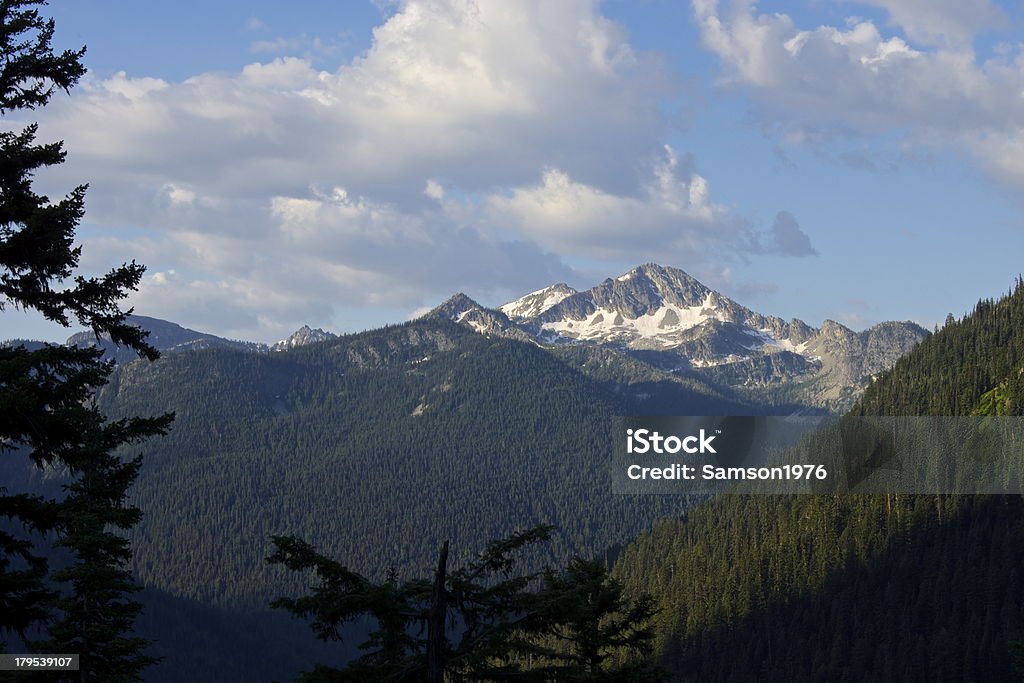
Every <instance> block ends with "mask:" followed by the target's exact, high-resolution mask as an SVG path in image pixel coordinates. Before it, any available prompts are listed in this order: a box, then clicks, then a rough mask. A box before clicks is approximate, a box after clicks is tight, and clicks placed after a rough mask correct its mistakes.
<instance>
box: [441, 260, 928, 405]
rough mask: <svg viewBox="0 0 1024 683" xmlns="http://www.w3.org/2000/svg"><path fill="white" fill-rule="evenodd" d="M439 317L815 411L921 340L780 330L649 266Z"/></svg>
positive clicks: (785, 326) (892, 326)
mask: <svg viewBox="0 0 1024 683" xmlns="http://www.w3.org/2000/svg"><path fill="white" fill-rule="evenodd" d="M435 310H436V311H438V312H442V311H443V312H444V313H445V315H446V317H449V318H450V319H451V320H453V321H455V322H457V323H460V324H462V325H465V326H467V327H470V328H472V329H474V330H476V331H477V332H480V333H481V334H485V335H488V336H492V335H495V334H498V335H501V336H509V337H514V338H524V337H525V338H526V339H530V340H532V341H534V342H535V343H540V344H542V345H547V344H551V345H573V344H585V345H593V346H603V347H609V348H610V349H614V350H616V351H618V352H622V353H626V354H628V355H632V356H634V357H636V358H639V359H641V360H644V361H646V362H649V363H651V364H653V365H654V366H655V367H657V368H659V369H662V370H668V371H670V372H681V373H688V372H697V373H700V374H702V375H704V376H705V377H706V379H709V380H711V381H717V382H723V383H724V384H727V385H729V386H732V387H736V388H745V387H763V386H768V385H774V384H779V383H787V382H793V383H798V384H799V386H800V387H801V388H800V389H799V391H801V392H803V393H804V394H806V398H807V400H808V402H809V403H813V404H816V405H838V406H845V405H848V403H849V401H850V400H852V397H855V396H856V395H857V393H858V391H859V387H862V386H863V384H864V378H865V377H869V376H871V375H872V374H876V373H877V372H878V371H881V370H882V369H884V368H887V367H890V366H891V364H892V363H893V362H895V359H896V358H898V357H899V356H900V355H902V353H905V352H906V351H907V350H909V349H910V348H911V347H912V346H913V345H914V344H916V343H917V342H918V341H920V339H921V338H923V337H924V336H925V335H926V334H927V333H926V332H925V331H924V330H923V329H921V328H920V327H918V326H916V325H914V324H912V323H882V324H880V325H876V326H875V327H873V328H871V329H870V330H867V331H865V332H859V333H858V332H853V331H852V330H849V329H847V328H845V327H843V326H842V325H839V324H838V323H834V322H831V321H826V322H825V323H824V324H823V325H822V327H821V329H816V328H814V327H811V326H810V325H808V324H806V323H804V322H803V321H801V320H797V319H794V320H791V321H789V322H786V321H785V320H783V319H782V318H778V317H775V316H767V315H762V314H760V313H757V312H756V311H752V310H750V309H749V308H746V307H744V306H742V305H740V304H738V303H736V302H735V301H733V300H732V299H730V298H728V297H726V296H724V295H723V294H720V293H719V292H716V291H714V290H713V289H711V288H709V287H707V286H705V285H704V284H703V283H701V282H699V281H698V280H697V279H696V278H694V277H692V276H690V275H689V274H687V273H685V272H684V271H682V270H679V269H677V268H670V267H666V266H661V265H658V264H655V263H646V264H644V265H641V266H637V267H636V268H633V269H632V270H630V271H629V272H627V273H623V274H622V275H619V276H618V277H616V278H608V279H606V280H604V281H603V282H600V283H599V284H597V285H596V286H594V287H592V288H590V289H588V290H585V291H581V292H577V291H574V290H573V289H572V288H570V287H568V286H566V285H563V284H557V285H552V286H550V287H545V288H544V289H541V290H538V291H536V292H531V293H529V294H527V295H525V296H523V297H522V298H520V299H516V300H515V301H511V302H509V303H507V304H505V305H504V306H502V307H501V309H500V310H494V311H491V310H488V309H484V308H482V307H481V306H479V304H476V303H475V302H473V301H472V300H471V299H469V297H466V296H465V295H457V296H456V297H453V298H452V299H450V300H449V301H448V302H446V303H445V304H442V306H440V307H438V309H435Z"/></svg>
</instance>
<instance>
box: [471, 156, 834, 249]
mask: <svg viewBox="0 0 1024 683" xmlns="http://www.w3.org/2000/svg"><path fill="white" fill-rule="evenodd" d="M486 219H487V220H486V222H488V223H489V224H493V225H499V226H509V227H512V228H514V229H515V230H516V231H518V232H520V233H522V234H525V235H528V236H530V237H532V238H533V239H535V240H536V241H537V242H539V243H540V244H542V245H545V246H548V247H550V248H552V249H556V250H572V251H573V252H574V253H585V254H587V255H589V256H592V257H596V258H606V259H615V258H618V259H630V258H632V259H640V260H643V259H645V258H651V255H652V254H657V255H658V258H661V259H668V260H671V261H674V262H678V263H686V264H688V265H690V266H692V265H693V264H700V263H709V262H721V261H731V260H734V259H737V258H739V259H743V258H746V257H749V256H752V255H755V254H762V253H777V254H783V255H790V256H808V255H813V254H815V253H816V252H815V251H814V248H813V247H812V246H811V243H810V238H809V237H808V236H807V235H806V234H805V233H804V232H803V231H802V230H801V229H800V227H799V224H798V223H797V221H796V219H795V218H794V217H793V216H792V214H789V213H781V214H779V218H777V219H776V222H775V225H774V226H773V227H772V229H771V230H770V231H768V232H767V233H762V232H761V231H759V230H757V229H755V228H754V227H753V226H751V225H750V223H749V222H748V221H746V220H744V219H743V218H741V217H738V216H736V215H735V214H734V213H733V212H731V211H729V210H728V209H727V208H726V207H724V206H722V205H720V204H716V203H715V202H713V201H712V199H711V186H710V184H709V182H708V181H707V179H706V178H704V177H703V176H702V175H700V174H699V173H697V171H696V167H695V162H694V159H693V157H692V156H683V157H679V156H678V155H677V154H676V153H675V151H674V150H673V149H672V148H671V147H668V146H666V147H665V149H664V155H663V156H662V157H661V158H659V159H658V160H657V161H656V162H655V163H654V164H653V165H652V166H651V170H650V176H649V177H648V178H647V179H646V181H645V182H644V184H643V186H642V189H641V191H640V192H639V193H637V194H636V195H625V194H616V193H611V192H606V191H604V190H602V189H600V188H597V187H594V186H591V185H587V184H586V183H583V182H580V181H577V180H576V179H574V178H572V177H570V175H569V174H568V173H565V172H564V171H562V170H560V169H552V168H549V169H547V170H546V171H544V173H543V176H542V178H541V180H540V182H539V183H537V184H534V185H529V186H525V187H519V188H516V189H514V190H512V191H511V192H509V193H507V194H499V195H494V196H491V197H490V198H489V199H488V200H487V205H486Z"/></svg>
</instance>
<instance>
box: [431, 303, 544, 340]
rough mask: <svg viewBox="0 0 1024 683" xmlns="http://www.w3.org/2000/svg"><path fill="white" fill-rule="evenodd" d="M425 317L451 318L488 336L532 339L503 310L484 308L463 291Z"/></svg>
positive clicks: (452, 320)
mask: <svg viewBox="0 0 1024 683" xmlns="http://www.w3.org/2000/svg"><path fill="white" fill-rule="evenodd" d="M425 317H428V318H439V319H443V320H450V321H451V322H454V323H458V324H459V325H463V326H465V327H468V328H470V329H471V330H473V331H474V332H477V333H479V334H482V335H484V336H488V337H491V336H495V337H505V338H507V339H516V340H518V341H526V342H528V341H531V337H530V335H529V333H527V332H526V331H525V330H523V329H521V328H520V327H519V326H518V325H516V324H515V323H513V322H512V320H510V319H509V317H508V316H507V315H505V314H504V313H503V312H502V311H500V310H498V311H495V310H492V309H489V308H484V307H483V306H481V305H480V304H478V303H477V302H475V301H473V300H472V299H470V298H469V297H468V296H466V295H465V294H463V293H462V292H459V293H458V294H456V295H454V296H452V297H451V298H450V299H448V300H447V301H445V302H444V303H442V304H441V305H440V306H438V307H437V308H435V309H433V310H432V311H430V312H429V313H427V315H426V316H425Z"/></svg>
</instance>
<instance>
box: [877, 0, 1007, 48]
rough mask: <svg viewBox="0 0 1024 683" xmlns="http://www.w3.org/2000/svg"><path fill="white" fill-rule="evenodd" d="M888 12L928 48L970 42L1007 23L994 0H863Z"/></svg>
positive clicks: (916, 40) (897, 22) (897, 23)
mask: <svg viewBox="0 0 1024 683" xmlns="http://www.w3.org/2000/svg"><path fill="white" fill-rule="evenodd" d="M862 2H864V4H867V5H874V6H875V7H880V8H882V9H884V10H885V11H887V12H888V13H889V18H890V22H891V23H892V24H893V25H895V26H899V27H900V28H902V29H903V31H904V32H905V33H906V34H907V37H908V38H910V40H912V41H915V42H917V43H921V44H925V45H962V44H966V43H970V42H971V41H972V40H973V39H974V38H975V37H976V36H977V35H978V34H979V33H981V32H982V31H985V30H986V29H992V28H996V27H998V26H1001V25H1003V24H1005V22H1006V16H1005V15H1004V14H1003V12H1002V11H1001V10H1000V9H999V8H998V7H996V6H995V5H993V4H992V2H991V0H971V1H970V2H964V0H862Z"/></svg>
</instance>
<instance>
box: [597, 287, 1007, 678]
mask: <svg viewBox="0 0 1024 683" xmlns="http://www.w3.org/2000/svg"><path fill="white" fill-rule="evenodd" d="M838 338H844V337H843V336H842V335H841V336H840V337H838ZM867 343H868V344H870V343H871V341H870V340H868V342H867ZM880 343H881V342H880ZM851 412H852V413H853V414H855V415H935V416H941V415H971V414H974V415H1012V416H1021V415H1024V283H1020V282H1018V284H1017V287H1016V289H1015V291H1013V292H1012V293H1011V294H1010V295H1009V296H1007V297H1005V298H1003V299H1001V300H999V301H982V302H980V303H979V304H978V306H977V307H976V308H975V310H974V311H973V313H971V314H970V315H968V316H966V317H965V318H963V319H962V320H959V321H954V322H951V323H949V324H947V325H946V326H945V327H943V329H941V330H940V331H938V332H937V333H936V334H934V335H931V336H929V337H928V338H927V339H925V340H923V341H922V342H921V343H920V344H919V345H918V346H917V347H915V348H914V349H913V350H912V351H910V352H909V353H908V354H907V355H906V356H904V357H902V358H900V359H899V360H898V361H896V363H895V364H894V366H893V367H892V369H891V370H888V371H886V372H883V373H881V375H880V376H879V377H878V378H877V380H876V381H875V382H873V383H872V384H871V385H870V386H869V387H868V389H867V390H866V391H865V393H864V395H863V397H862V398H861V399H859V400H858V402H857V404H856V405H855V406H854V408H853V409H852V411H851ZM1022 566H1024V499H1022V498H1021V497H1020V496H951V495H889V496H883V495H842V496H833V495H827V496H825V495H823V496H758V495H751V496H725V497H721V498H718V499H716V500H713V501H710V502H707V503H705V504H702V505H700V506H697V507H695V508H694V509H692V510H689V511H688V512H687V513H686V515H685V516H683V517H679V518H673V519H667V520H664V521H662V522H660V523H658V524H656V525H655V526H654V527H653V528H652V529H651V530H650V531H648V532H646V533H644V534H642V535H641V536H640V537H639V538H638V539H637V540H636V541H635V542H634V543H632V544H630V546H629V547H627V548H626V549H625V550H624V552H623V553H622V555H621V556H620V557H619V558H618V560H617V562H616V564H615V568H614V574H615V575H616V576H618V577H619V578H620V579H621V580H623V581H624V582H625V584H626V586H627V588H628V590H630V591H633V592H640V591H648V592H651V593H652V594H653V595H654V596H655V599H656V600H657V603H658V605H659V606H660V607H661V609H662V612H661V613H660V614H659V618H658V623H657V630H658V638H659V642H660V650H661V653H662V656H663V659H664V661H665V663H666V664H667V665H668V666H669V667H670V668H671V669H672V670H673V673H674V675H675V677H676V680H700V681H705V680H707V681H733V680H762V681H794V680H849V681H862V680H863V681H906V680H920V681H925V680H962V681H968V680H970V681H996V680H1020V659H1019V652H1020V647H1021V643H1022V641H1024V638H1022V635H1024V573H1022V572H1021V567H1022ZM634 594H635V593H634Z"/></svg>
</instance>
